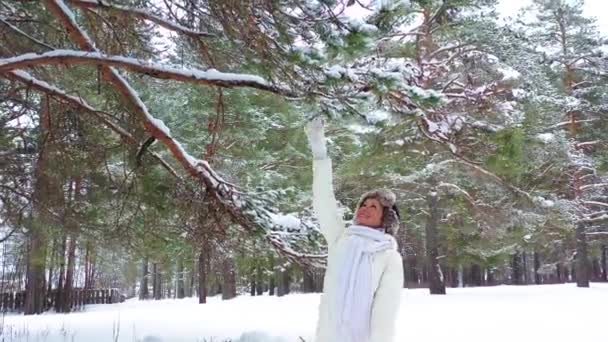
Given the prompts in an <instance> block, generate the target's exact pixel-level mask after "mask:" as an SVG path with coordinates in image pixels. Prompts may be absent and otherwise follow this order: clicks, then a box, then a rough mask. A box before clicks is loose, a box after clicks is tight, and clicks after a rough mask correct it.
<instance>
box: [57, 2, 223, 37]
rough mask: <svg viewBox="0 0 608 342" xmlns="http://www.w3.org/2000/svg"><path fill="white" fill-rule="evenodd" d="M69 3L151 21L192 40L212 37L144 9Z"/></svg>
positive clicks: (106, 3)
mask: <svg viewBox="0 0 608 342" xmlns="http://www.w3.org/2000/svg"><path fill="white" fill-rule="evenodd" d="M67 1H68V2H69V3H71V4H72V5H74V6H76V7H80V8H100V9H103V10H109V11H112V13H120V14H122V15H127V16H134V17H138V18H141V19H144V20H147V21H151V22H153V23H155V24H157V25H159V26H162V27H164V28H166V29H167V30H171V31H175V32H178V33H182V34H185V35H187V36H190V37H193V38H199V37H214V35H213V34H211V33H208V32H200V31H196V30H193V29H191V28H188V27H185V26H183V25H180V24H178V23H175V22H172V21H170V20H167V19H164V18H162V17H160V16H158V15H156V14H153V13H150V12H148V11H146V10H144V9H138V8H130V7H126V6H121V5H115V4H110V3H108V2H107V1H104V0H67Z"/></svg>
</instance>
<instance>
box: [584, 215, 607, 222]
mask: <svg viewBox="0 0 608 342" xmlns="http://www.w3.org/2000/svg"><path fill="white" fill-rule="evenodd" d="M602 221H608V214H606V215H601V216H596V217H592V218H590V217H587V218H583V219H580V220H579V222H585V223H597V222H602Z"/></svg>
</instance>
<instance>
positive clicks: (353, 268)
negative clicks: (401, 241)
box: [335, 225, 397, 342]
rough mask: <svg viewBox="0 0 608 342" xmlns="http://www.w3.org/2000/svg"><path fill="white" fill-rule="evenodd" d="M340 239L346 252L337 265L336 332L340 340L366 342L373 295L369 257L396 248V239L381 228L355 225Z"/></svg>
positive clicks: (370, 259) (368, 335)
mask: <svg viewBox="0 0 608 342" xmlns="http://www.w3.org/2000/svg"><path fill="white" fill-rule="evenodd" d="M344 239H346V241H345V243H346V244H347V245H346V252H345V255H343V257H342V258H341V260H340V264H339V265H337V266H338V283H339V285H338V289H337V291H336V299H335V305H336V306H335V307H336V308H337V313H338V317H337V320H336V324H337V326H336V333H337V334H338V337H339V341H340V342H368V341H369V337H370V325H371V310H372V301H373V297H374V289H373V288H372V260H373V256H374V254H375V253H378V252H382V251H385V250H387V249H396V248H397V242H396V241H395V239H394V238H393V237H392V236H390V235H388V234H385V233H384V232H383V231H382V230H377V229H373V228H369V227H365V226H359V225H352V226H350V227H349V228H348V229H347V230H346V232H345V236H344Z"/></svg>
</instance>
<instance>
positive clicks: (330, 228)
mask: <svg viewBox="0 0 608 342" xmlns="http://www.w3.org/2000/svg"><path fill="white" fill-rule="evenodd" d="M312 165H313V182H312V193H313V207H314V210H315V213H316V215H317V219H318V220H319V224H320V226H321V233H323V236H325V240H327V245H328V248H331V247H332V246H333V245H334V243H335V242H336V241H337V240H338V237H340V235H341V234H342V232H343V231H344V229H345V228H344V222H343V221H342V216H341V215H340V211H339V210H338V205H337V204H336V197H335V195H334V186H333V173H332V163H331V159H329V158H324V159H314V160H313V164H312Z"/></svg>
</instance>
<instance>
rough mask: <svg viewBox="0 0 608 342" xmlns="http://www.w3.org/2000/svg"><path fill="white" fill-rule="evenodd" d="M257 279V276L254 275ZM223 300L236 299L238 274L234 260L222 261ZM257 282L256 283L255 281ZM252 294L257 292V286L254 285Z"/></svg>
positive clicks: (226, 259)
mask: <svg viewBox="0 0 608 342" xmlns="http://www.w3.org/2000/svg"><path fill="white" fill-rule="evenodd" d="M252 277H253V278H255V274H252ZM222 279H223V284H222V299H223V300H227V299H232V298H234V297H236V272H235V265H234V261H233V259H232V258H224V260H223V261H222ZM254 282H255V281H254ZM252 286H253V287H252V289H251V291H252V293H254V292H255V284H252Z"/></svg>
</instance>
